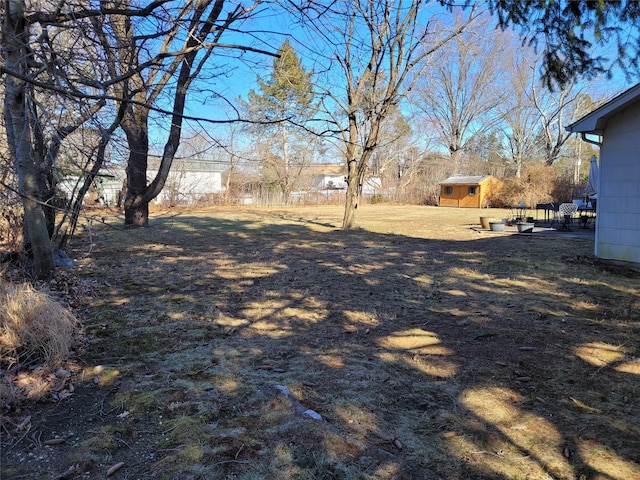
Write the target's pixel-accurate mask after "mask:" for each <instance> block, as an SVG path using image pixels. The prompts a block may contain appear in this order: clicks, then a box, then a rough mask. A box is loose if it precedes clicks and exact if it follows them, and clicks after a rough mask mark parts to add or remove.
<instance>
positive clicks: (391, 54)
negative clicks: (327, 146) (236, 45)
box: [299, 0, 478, 230]
mask: <svg viewBox="0 0 640 480" xmlns="http://www.w3.org/2000/svg"><path fill="white" fill-rule="evenodd" d="M427 4H429V2H428V1H426V0H412V1H401V0H395V1H393V0H383V1H380V0H378V1H375V0H351V1H348V2H316V1H310V2H307V3H305V6H304V8H301V9H299V11H300V12H301V13H302V15H303V16H304V21H305V23H306V25H307V26H311V27H312V28H313V31H314V33H316V34H317V36H318V37H319V38H320V39H321V40H322V46H319V45H316V46H315V48H316V50H317V53H318V54H319V55H320V56H322V52H325V51H327V50H328V51H329V52H330V53H328V54H327V55H325V57H324V59H323V60H324V61H325V62H328V63H329V64H331V63H335V64H336V67H337V70H338V71H339V72H340V79H339V81H338V82H336V83H331V82H329V83H331V84H327V87H326V89H325V90H324V92H323V93H324V112H325V114H326V115H327V116H328V118H330V121H331V123H332V127H331V128H333V129H334V131H335V132H336V133H338V134H339V138H340V140H341V142H342V145H343V152H344V156H345V159H346V165H347V193H346V201H345V213H344V219H343V224H342V225H343V228H344V229H346V230H349V229H355V228H357V227H358V224H357V219H356V212H357V208H358V203H359V200H360V197H361V193H362V186H363V182H364V178H365V175H366V173H367V170H368V168H369V166H370V161H371V159H372V157H373V154H374V152H375V151H376V149H377V148H378V146H379V143H380V132H381V127H382V125H383V123H384V122H385V121H386V120H387V119H388V117H389V114H390V112H391V111H392V110H393V109H394V108H396V107H397V106H398V105H399V104H400V102H401V101H402V99H403V98H404V97H405V95H406V92H407V91H408V90H410V89H411V88H412V86H413V85H414V83H415V81H416V78H417V74H418V72H419V70H420V66H421V62H422V61H423V60H424V59H425V58H427V57H428V56H429V55H431V54H433V53H434V52H436V51H437V50H438V49H440V48H442V46H443V45H445V44H446V43H447V42H448V41H450V40H451V39H453V38H455V37H456V36H457V35H459V34H460V32H462V31H463V30H464V29H465V28H466V27H467V26H468V25H469V24H470V22H471V21H472V20H473V19H474V18H475V17H476V16H477V15H478V9H477V8H476V7H475V6H474V7H472V8H471V9H470V11H469V12H468V13H467V19H466V21H463V22H461V23H460V25H458V26H457V27H454V28H450V29H447V28H445V27H444V25H442V24H441V23H439V22H436V21H435V19H433V18H430V17H429V12H427V11H426V10H427V9H426V6H427ZM318 18H320V20H318ZM329 66H330V65H328V67H329Z"/></svg>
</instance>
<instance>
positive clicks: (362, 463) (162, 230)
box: [2, 206, 640, 480]
mask: <svg viewBox="0 0 640 480" xmlns="http://www.w3.org/2000/svg"><path fill="white" fill-rule="evenodd" d="M494 212H496V211H494ZM482 213H483V212H481V211H479V210H466V209H461V210H457V209H443V208H441V209H438V208H429V207H389V206H379V207H378V206H376V207H373V206H367V207H364V208H363V209H362V211H361V212H360V213H359V214H360V222H361V225H362V226H363V229H362V230H360V231H356V232H343V231H341V230H340V229H339V225H340V216H341V208H340V207H316V208H292V209H212V210H206V211H201V212H193V211H178V212H176V211H170V212H158V213H157V215H156V216H155V218H154V219H153V220H152V223H151V225H152V226H151V227H149V228H148V229H143V230H136V231H120V230H119V229H118V228H113V226H115V227H117V226H118V225H119V223H118V222H116V221H114V223H113V226H105V227H102V228H99V229H98V231H96V228H95V227H94V229H93V231H92V236H91V239H90V240H91V244H89V243H88V242H89V237H87V238H86V239H85V240H84V243H82V242H80V243H77V244H76V247H75V251H74V252H72V256H73V257H74V258H75V259H77V260H78V261H79V266H78V267H77V268H76V269H75V270H74V271H73V273H69V271H65V273H61V275H63V276H65V280H64V281H65V282H67V285H71V287H73V288H74V289H75V291H78V292H82V293H81V294H79V295H75V296H74V299H75V300H74V301H75V302H76V304H75V309H74V310H75V311H74V313H75V314H76V316H77V317H78V318H79V319H80V320H81V322H82V323H83V325H84V329H85V333H86V342H85V344H84V345H82V346H81V348H79V349H78V351H77V352H76V356H75V358H74V361H75V363H76V365H77V368H75V369H73V371H74V372H75V373H74V376H73V379H72V382H73V386H74V388H73V394H72V395H70V396H69V397H67V398H64V399H58V400H57V401H55V402H54V401H51V402H49V403H44V404H42V403H41V404H37V405H33V406H31V407H29V408H25V409H23V410H21V411H12V412H6V413H7V415H6V416H5V420H6V421H5V422H4V423H3V425H5V427H4V431H3V436H2V447H3V448H2V471H3V475H2V478H7V479H20V478H34V479H39V478H42V479H50V478H102V477H104V476H105V475H107V473H108V472H109V469H115V471H112V473H111V476H110V478H137V479H151V478H167V479H171V478H180V479H187V478H203V479H205V478H206V479H256V478H269V479H271V478H273V479H284V478H308V479H318V478H322V479H328V478H336V479H393V478H398V479H399V478H409V479H411V478H416V479H425V478H426V479H428V478H442V479H470V478H483V479H486V478H496V479H497V478H514V479H515V478H522V479H525V478H526V479H545V478H558V479H576V478H584V479H621V480H622V479H625V480H626V479H630V478H640V454H639V452H640V440H639V439H640V420H639V419H640V415H638V413H639V412H638V408H639V407H638V391H639V387H640V361H639V360H638V346H639V344H640V335H639V332H640V324H639V321H640V314H639V312H640V281H639V279H638V278H637V276H635V277H634V276H633V275H627V274H623V273H622V272H618V271H615V270H614V271H611V270H605V269H604V268H603V267H602V266H600V265H598V263H597V262H595V261H593V255H592V250H593V242H592V241H590V240H589V239H585V238H577V239H576V238H566V237H558V236H556V237H552V236H538V237H537V236H535V235H526V236H524V235H501V236H496V235H487V234H484V233H483V232H479V231H476V230H474V227H477V226H478V223H479V215H480V214H482ZM496 215H497V216H499V217H502V216H506V215H507V212H496ZM276 386H282V387H286V389H287V391H288V392H290V394H291V396H286V395H282V394H281V391H280V390H278V388H277V387H276ZM278 392H280V393H278ZM307 410H309V411H311V412H313V413H315V414H317V416H316V415H311V414H305V412H306V411H307ZM25 419H27V420H28V421H27V422H25ZM116 467H117V468H116Z"/></svg>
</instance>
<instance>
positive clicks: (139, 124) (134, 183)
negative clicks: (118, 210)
mask: <svg viewBox="0 0 640 480" xmlns="http://www.w3.org/2000/svg"><path fill="white" fill-rule="evenodd" d="M147 117H148V115H147V114H146V113H143V112H141V111H140V109H138V110H135V111H134V112H129V113H128V114H127V115H126V116H125V119H124V120H123V121H122V129H123V130H124V131H125V132H126V135H127V143H128V144H129V161H128V162H127V195H126V198H125V201H124V224H125V226H128V227H146V226H148V225H149V201H150V199H149V198H147V197H148V195H147V165H148V158H147V155H148V151H149V136H148V132H147Z"/></svg>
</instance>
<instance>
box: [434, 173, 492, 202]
mask: <svg viewBox="0 0 640 480" xmlns="http://www.w3.org/2000/svg"><path fill="white" fill-rule="evenodd" d="M499 184H500V181H499V180H498V179H497V178H495V177H492V176H491V175H479V176H464V175H456V176H453V177H449V178H447V179H446V180H443V181H442V182H440V202H439V205H440V206H441V207H461V208H486V207H490V206H491V196H492V195H493V193H494V192H495V191H496V190H497V188H498V186H499Z"/></svg>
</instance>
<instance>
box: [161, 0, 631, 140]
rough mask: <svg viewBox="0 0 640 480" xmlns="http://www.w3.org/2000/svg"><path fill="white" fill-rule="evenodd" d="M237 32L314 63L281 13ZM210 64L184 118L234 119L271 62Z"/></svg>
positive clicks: (602, 87)
mask: <svg viewBox="0 0 640 480" xmlns="http://www.w3.org/2000/svg"><path fill="white" fill-rule="evenodd" d="M239 29H241V30H243V31H244V32H247V31H248V32H250V33H249V34H247V33H242V34H239V33H238V34H230V35H227V37H226V39H224V41H225V42H227V43H237V44H245V45H251V46H252V47H255V48H260V49H265V50H270V51H273V52H275V51H277V49H278V48H279V47H280V46H281V45H282V43H283V42H284V41H285V39H286V38H290V41H291V43H292V45H293V46H294V48H296V50H297V51H298V54H299V55H300V56H301V57H302V58H303V62H306V66H307V68H310V69H311V68H313V63H312V62H313V59H311V58H308V57H305V55H306V53H307V52H305V48H304V47H305V46H307V45H308V44H309V43H310V41H311V40H310V39H309V38H308V35H309V31H308V30H306V31H305V30H302V29H301V28H300V27H299V26H297V25H295V23H294V22H293V21H292V19H291V17H289V16H288V15H286V14H285V13H283V12H282V11H280V13H274V11H273V10H268V9H266V8H265V9H263V10H261V11H259V12H258V13H257V14H256V17H255V18H254V19H250V20H247V21H245V22H244V23H243V24H242V25H240V26H239ZM213 61H214V62H218V65H221V66H222V68H221V72H224V74H223V75H221V76H219V77H217V78H215V79H213V80H209V81H207V82H206V83H202V84H201V85H202V86H204V88H205V89H204V91H203V92H202V93H199V92H197V89H198V86H196V87H195V88H194V89H193V90H192V91H191V93H190V95H189V96H188V104H187V108H186V111H185V114H186V115H192V116H195V117H202V118H208V119H211V120H224V119H226V118H229V117H230V116H233V115H234V113H233V108H232V104H235V103H236V99H237V98H238V97H239V96H241V97H243V98H246V96H247V93H248V91H249V90H250V89H252V88H255V80H256V77H257V75H259V74H260V75H263V76H267V75H269V73H270V69H271V64H272V61H273V58H272V57H269V56H264V55H257V54H253V53H246V54H244V55H243V60H235V59H232V58H231V57H226V58H225V57H224V56H218V57H215V58H214V59H213ZM634 83H635V82H633V81H628V80H627V79H625V78H624V76H623V75H621V74H620V73H619V72H614V78H613V79H612V80H607V79H599V80H598V81H596V82H594V84H593V86H592V89H591V91H592V92H593V93H594V96H596V97H610V96H612V95H613V94H615V93H618V92H621V91H623V90H625V89H626V88H629V87H630V86H632V85H633V84H634ZM214 92H215V94H217V95H219V97H216V96H215V95H213V93H214ZM185 125H186V126H187V127H189V126H190V127H191V128H196V129H197V128H199V127H198V126H197V125H194V124H193V122H187V123H186V124H185ZM202 125H203V127H204V128H206V130H207V132H209V133H210V134H212V135H214V136H215V135H216V131H217V130H219V127H217V126H215V125H213V124H208V125H206V126H205V124H202ZM222 128H224V127H222ZM151 133H152V138H154V139H155V140H154V141H155V142H156V143H157V144H160V145H161V144H162V142H163V141H164V139H165V135H164V134H163V133H162V131H156V132H155V134H154V132H151Z"/></svg>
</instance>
